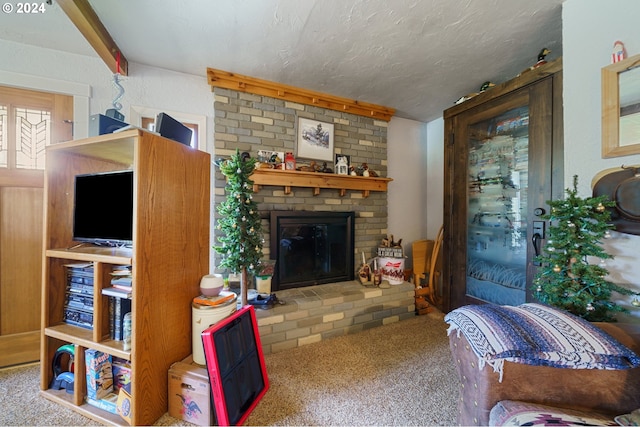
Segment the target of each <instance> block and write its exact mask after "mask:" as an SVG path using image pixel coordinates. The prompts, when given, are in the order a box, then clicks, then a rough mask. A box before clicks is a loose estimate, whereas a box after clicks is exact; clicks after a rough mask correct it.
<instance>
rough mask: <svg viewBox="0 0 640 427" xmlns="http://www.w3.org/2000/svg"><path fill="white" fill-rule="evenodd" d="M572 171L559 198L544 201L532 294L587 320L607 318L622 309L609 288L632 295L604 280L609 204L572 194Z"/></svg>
mask: <svg viewBox="0 0 640 427" xmlns="http://www.w3.org/2000/svg"><path fill="white" fill-rule="evenodd" d="M577 187H578V177H577V175H576V176H574V177H573V190H569V189H567V190H566V194H567V197H566V198H565V199H564V200H556V201H548V202H547V203H549V205H550V206H551V212H549V213H548V214H546V215H543V216H542V218H543V219H548V220H550V225H549V230H548V234H547V242H546V245H545V247H544V254H543V255H539V256H538V257H536V260H537V261H539V262H541V263H542V264H541V265H542V266H541V267H540V268H539V269H538V272H537V275H536V278H535V280H534V284H533V286H534V291H535V295H536V297H537V298H538V299H539V300H540V301H541V302H543V303H545V304H549V305H551V306H554V307H558V308H561V309H564V310H567V311H569V312H570V313H573V314H575V315H577V316H580V317H582V318H584V319H586V320H588V321H592V322H613V321H615V318H614V317H613V315H612V313H614V312H627V311H628V310H627V309H626V308H624V307H622V306H620V305H618V304H616V303H615V302H612V301H611V294H612V292H617V293H619V294H623V295H637V294H636V293H635V292H633V291H631V290H629V289H626V288H624V287H622V286H620V285H617V284H615V283H612V282H610V281H608V280H606V276H607V275H608V274H609V272H608V270H607V269H606V268H605V266H606V260H607V259H611V258H613V256H612V255H610V254H608V253H606V252H605V251H604V250H603V249H602V247H601V243H602V239H603V238H608V237H609V236H610V234H609V230H610V229H612V228H613V226H612V225H611V224H610V223H609V219H610V212H609V210H608V209H607V208H609V207H613V206H615V202H610V201H608V198H607V196H599V197H587V198H585V199H583V198H580V197H578V196H577V193H578V190H577Z"/></svg>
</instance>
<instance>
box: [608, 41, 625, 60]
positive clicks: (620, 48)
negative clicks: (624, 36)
mask: <svg viewBox="0 0 640 427" xmlns="http://www.w3.org/2000/svg"><path fill="white" fill-rule="evenodd" d="M626 57H627V51H626V49H625V48H624V43H622V42H621V41H620V40H616V41H615V42H614V43H613V52H611V63H612V64H615V63H616V62H620V61H622V60H623V59H625V58H626Z"/></svg>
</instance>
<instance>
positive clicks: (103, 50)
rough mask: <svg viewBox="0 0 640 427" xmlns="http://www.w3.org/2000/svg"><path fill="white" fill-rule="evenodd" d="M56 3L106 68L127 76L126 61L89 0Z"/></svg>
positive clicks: (65, 0) (67, 0) (127, 65)
mask: <svg viewBox="0 0 640 427" xmlns="http://www.w3.org/2000/svg"><path fill="white" fill-rule="evenodd" d="M57 2H58V4H59V5H60V8H61V9H62V11H63V12H64V13H65V14H66V15H67V16H68V17H69V19H71V22H73V24H74V25H75V26H76V27H77V28H78V30H80V32H81V33H82V35H83V36H84V38H85V39H86V40H87V41H88V42H89V44H90V45H91V46H92V47H93V49H94V50H95V51H96V53H97V54H98V55H99V56H100V58H102V60H103V61H104V63H105V64H106V65H107V67H108V68H109V69H110V70H111V71H112V72H113V73H114V74H115V73H117V72H119V73H120V74H122V75H123V76H127V75H129V63H128V62H127V59H126V58H125V57H124V55H123V54H122V52H121V51H120V48H119V47H118V45H116V42H115V41H113V38H112V37H111V35H110V34H109V32H108V31H107V29H106V28H105V27H104V25H103V24H102V22H101V21H100V18H98V15H96V12H95V11H94V10H93V8H92V7H91V5H90V4H89V0H57ZM118 65H119V67H118ZM118 68H119V69H118Z"/></svg>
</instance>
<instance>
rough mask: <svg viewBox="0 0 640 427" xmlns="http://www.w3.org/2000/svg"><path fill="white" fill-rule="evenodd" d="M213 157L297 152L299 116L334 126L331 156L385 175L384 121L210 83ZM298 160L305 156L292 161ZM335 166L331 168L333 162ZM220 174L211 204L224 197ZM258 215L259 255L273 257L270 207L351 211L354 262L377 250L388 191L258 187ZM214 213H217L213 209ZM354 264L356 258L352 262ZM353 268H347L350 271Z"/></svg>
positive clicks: (383, 228) (384, 228)
mask: <svg viewBox="0 0 640 427" xmlns="http://www.w3.org/2000/svg"><path fill="white" fill-rule="evenodd" d="M213 91H214V110H215V126H214V134H215V157H226V156H230V155H232V154H234V153H235V151H236V149H238V150H240V151H241V152H244V151H246V152H249V153H250V154H251V155H252V156H253V157H256V155H257V151H258V150H270V151H280V152H288V151H290V152H293V153H295V152H296V149H295V147H296V126H297V124H296V123H297V119H298V117H304V118H309V119H313V120H317V121H321V122H328V123H332V124H333V125H334V151H335V154H343V155H348V156H350V159H351V164H352V165H361V164H362V163H367V164H368V166H369V168H370V169H371V170H374V171H376V172H377V173H378V174H379V175H380V176H383V177H385V176H387V125H388V122H386V121H383V120H376V119H373V118H369V117H363V116H358V115H354V114H349V113H345V112H340V111H334V110H328V109H324V108H319V107H315V106H309V105H303V104H297V103H293V102H289V101H284V100H280V99H275V98H270V97H267V96H261V95H254V94H249V93H244V92H240V91H235V90H231V89H223V88H218V87H215V88H214V89H213ZM296 160H297V162H298V164H301V163H305V162H308V160H307V159H301V158H298V159H296ZM334 167H335V166H334ZM224 186H225V179H224V176H223V175H222V174H221V173H220V172H219V171H216V174H215V190H214V191H215V193H214V202H215V203H216V204H217V203H219V202H220V201H222V200H223V199H224V197H225V194H224ZM254 200H255V201H256V202H257V203H258V206H259V209H260V214H261V217H262V219H263V220H262V229H263V233H264V238H265V245H264V254H265V257H266V258H273V257H274V256H275V255H274V254H271V252H270V248H269V241H270V213H271V211H313V212H321V211H324V212H354V216H355V224H354V253H355V254H358V256H357V257H355V256H354V260H360V259H361V254H362V253H364V254H365V256H366V257H367V258H371V257H373V256H374V255H375V254H376V248H377V246H378V245H379V243H380V241H381V239H382V238H383V237H385V236H386V235H387V193H386V192H380V191H375V192H374V191H372V192H370V193H369V195H368V196H367V197H364V195H363V192H361V191H347V192H346V194H344V195H342V196H341V195H340V191H339V190H334V189H322V190H321V191H320V193H319V194H317V195H314V190H313V189H312V188H301V187H292V188H291V192H290V193H289V194H286V193H285V191H284V188H283V187H277V186H263V187H262V188H261V189H260V191H259V192H257V193H255V194H254ZM215 215H216V217H217V215H218V214H217V212H216V214H215ZM355 262H357V261H355ZM357 267H358V266H357V265H355V263H354V265H353V266H352V268H353V271H355V270H356V268H357Z"/></svg>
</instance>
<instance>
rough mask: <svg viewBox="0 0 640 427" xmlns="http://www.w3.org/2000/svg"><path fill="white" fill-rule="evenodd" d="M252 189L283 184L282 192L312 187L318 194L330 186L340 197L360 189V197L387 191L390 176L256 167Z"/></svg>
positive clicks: (252, 177) (286, 192) (258, 189)
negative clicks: (374, 192) (373, 192)
mask: <svg viewBox="0 0 640 427" xmlns="http://www.w3.org/2000/svg"><path fill="white" fill-rule="evenodd" d="M251 180H252V181H253V184H254V185H253V191H254V192H258V191H260V188H261V186H264V185H274V186H283V187H284V193H285V194H289V193H291V187H308V188H309V187H310V188H313V189H314V190H313V195H314V196H317V195H319V194H320V189H322V188H332V189H337V190H339V191H340V197H342V196H344V195H345V194H346V192H347V190H360V191H362V197H369V193H370V192H371V191H387V184H388V183H389V182H390V181H393V179H391V178H379V177H376V178H374V177H365V176H351V175H338V174H330V173H320V172H300V171H292V170H279V169H256V170H255V171H254V172H253V174H252V175H251Z"/></svg>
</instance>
